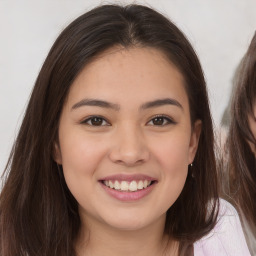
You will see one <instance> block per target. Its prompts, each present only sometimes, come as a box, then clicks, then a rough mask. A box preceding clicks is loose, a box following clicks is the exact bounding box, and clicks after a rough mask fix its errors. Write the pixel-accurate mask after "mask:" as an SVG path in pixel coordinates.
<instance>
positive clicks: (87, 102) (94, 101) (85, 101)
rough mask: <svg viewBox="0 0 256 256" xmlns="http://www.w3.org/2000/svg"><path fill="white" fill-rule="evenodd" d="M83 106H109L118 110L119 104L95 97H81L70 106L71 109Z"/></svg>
mask: <svg viewBox="0 0 256 256" xmlns="http://www.w3.org/2000/svg"><path fill="white" fill-rule="evenodd" d="M83 106H95V107H101V108H110V109H114V110H116V111H118V110H119V109H120V106H119V105H118V104H114V103H110V102H107V101H104V100H97V99H83V100H81V101H79V102H77V103H76V104H75V105H73V106H72V110H73V109H77V108H80V107H83Z"/></svg>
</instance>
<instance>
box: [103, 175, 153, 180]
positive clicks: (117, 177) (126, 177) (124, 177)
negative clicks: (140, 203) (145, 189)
mask: <svg viewBox="0 0 256 256" xmlns="http://www.w3.org/2000/svg"><path fill="white" fill-rule="evenodd" d="M100 180H101V181H104V180H117V181H133V180H134V181H140V180H149V181H155V180H157V179H156V178H153V177H150V176H148V175H144V174H128V175H127V174H115V175H110V176H106V177H104V178H102V179H100Z"/></svg>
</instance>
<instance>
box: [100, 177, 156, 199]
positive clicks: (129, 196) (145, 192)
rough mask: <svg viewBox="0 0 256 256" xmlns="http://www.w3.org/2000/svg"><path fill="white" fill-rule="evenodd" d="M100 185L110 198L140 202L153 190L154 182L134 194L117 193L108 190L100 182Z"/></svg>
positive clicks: (110, 189) (116, 191)
mask: <svg viewBox="0 0 256 256" xmlns="http://www.w3.org/2000/svg"><path fill="white" fill-rule="evenodd" d="M100 184H101V186H102V187H103V189H104V190H105V191H106V192H107V193H108V194H109V195H110V196H112V197H114V198H116V199H118V200H120V201H137V200H140V199H142V198H144V197H145V196H147V195H148V194H149V193H150V192H151V191H152V190H153V189H154V186H155V184H156V182H154V183H153V184H152V185H150V186H149V187H146V188H144V189H141V190H138V191H136V192H126V191H119V190H115V189H112V188H109V187H107V186H105V185H104V184H102V183H101V182H100Z"/></svg>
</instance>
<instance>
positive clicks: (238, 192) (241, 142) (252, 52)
mask: <svg viewBox="0 0 256 256" xmlns="http://www.w3.org/2000/svg"><path fill="white" fill-rule="evenodd" d="M237 72H238V73H237V74H236V80H235V90H234V94H233V97H232V100H231V105H230V120H231V122H230V128H229V133H228V139H227V153H228V170H227V174H228V179H227V183H226V184H224V187H226V191H225V193H227V195H228V196H229V198H230V199H231V200H234V202H235V205H236V206H237V207H238V208H239V209H240V210H241V211H242V212H243V214H244V215H245V218H247V220H248V221H249V222H250V223H251V224H253V225H254V227H256V200H255V198H256V159H255V155H254V153H253V152H252V150H251V147H250V145H249V143H251V144H252V146H253V147H256V138H255V137H254V136H253V133H252V131H251V130H250V127H249V116H252V117H253V118H254V119H255V113H254V111H253V105H254V104H255V102H256V101H255V100H256V34H255V35H254V37H253V39H252V41H251V44H250V46H249V48H248V50H247V52H246V54H245V56H244V57H243V59H242V61H241V63H240V65H239V68H238V71H237Z"/></svg>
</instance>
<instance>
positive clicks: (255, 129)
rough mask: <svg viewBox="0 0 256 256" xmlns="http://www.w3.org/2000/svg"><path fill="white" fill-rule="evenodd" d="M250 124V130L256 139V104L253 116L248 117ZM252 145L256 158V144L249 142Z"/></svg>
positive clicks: (255, 104)
mask: <svg viewBox="0 0 256 256" xmlns="http://www.w3.org/2000/svg"><path fill="white" fill-rule="evenodd" d="M248 123H249V128H250V130H251V132H252V135H253V136H254V138H256V103H254V105H253V115H248ZM248 143H249V145H250V148H251V150H252V152H253V153H254V155H255V157H256V147H255V144H254V143H252V142H251V141H249V142H248Z"/></svg>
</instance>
